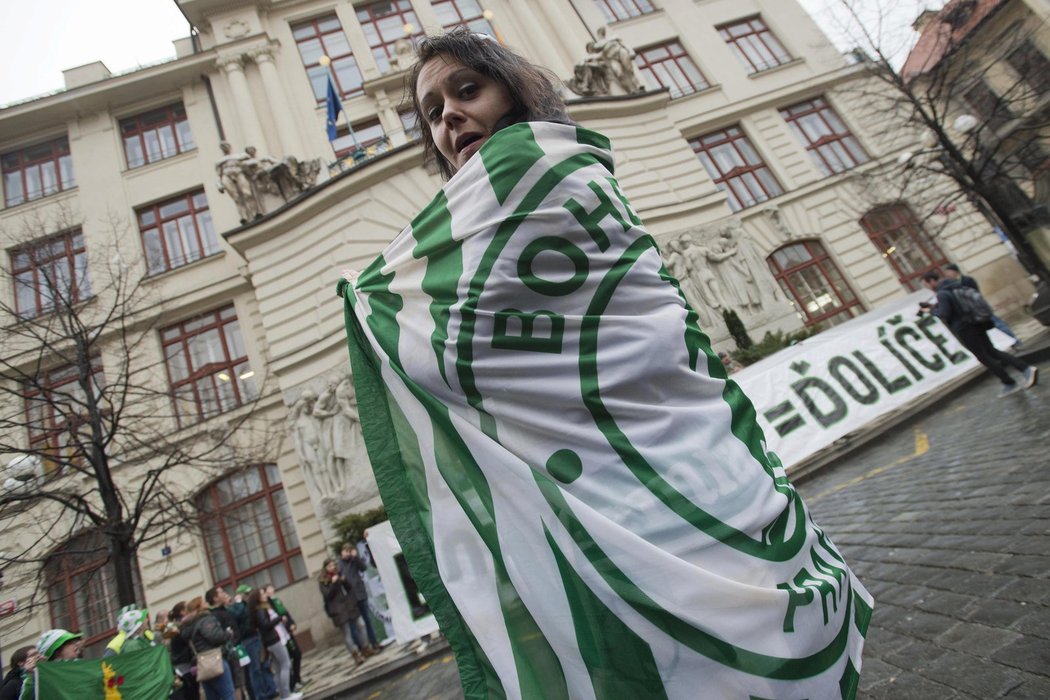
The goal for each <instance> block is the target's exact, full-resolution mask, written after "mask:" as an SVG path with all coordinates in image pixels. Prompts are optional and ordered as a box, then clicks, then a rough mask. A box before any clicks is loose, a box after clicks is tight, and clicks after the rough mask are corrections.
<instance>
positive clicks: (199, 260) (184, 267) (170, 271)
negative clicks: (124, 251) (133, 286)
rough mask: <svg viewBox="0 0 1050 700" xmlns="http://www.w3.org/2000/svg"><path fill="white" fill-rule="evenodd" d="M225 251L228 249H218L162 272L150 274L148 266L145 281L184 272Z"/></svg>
mask: <svg viewBox="0 0 1050 700" xmlns="http://www.w3.org/2000/svg"><path fill="white" fill-rule="evenodd" d="M225 252H226V251H224V250H217V251H215V252H214V253H212V254H211V255H205V256H203V257H200V258H197V259H196V260H191V261H190V262H187V263H183V264H182V265H179V266H178V267H172V268H169V269H167V270H162V271H161V272H154V273H153V274H150V272H149V268H148V267H147V269H146V277H145V281H147V282H153V281H154V280H159V279H162V278H164V277H167V276H168V275H172V274H177V273H179V272H183V271H184V270H189V269H190V268H192V267H195V266H198V265H201V264H202V263H205V262H207V261H208V260H214V259H216V258H218V257H220V256H222V255H223V254H224V253H225ZM143 262H145V255H143Z"/></svg>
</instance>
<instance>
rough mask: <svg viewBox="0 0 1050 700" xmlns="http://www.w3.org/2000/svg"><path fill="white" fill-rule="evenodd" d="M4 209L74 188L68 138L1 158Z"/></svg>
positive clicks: (9, 152)
mask: <svg viewBox="0 0 1050 700" xmlns="http://www.w3.org/2000/svg"><path fill="white" fill-rule="evenodd" d="M0 172H2V173H3V180H4V206H7V207H13V206H17V205H19V204H24V203H25V202H32V201H33V200H36V199H40V198H41V197H48V196H50V195H53V194H58V193H59V192H65V191H66V190H71V189H73V188H74V187H76V186H77V182H76V178H74V177H73V157H72V155H70V153H69V138H68V137H66V136H59V137H58V138H56V139H52V140H51V141H44V142H43V143H37V144H34V145H32V146H26V147H25V148H21V149H19V150H17V151H8V152H7V153H4V154H3V155H0Z"/></svg>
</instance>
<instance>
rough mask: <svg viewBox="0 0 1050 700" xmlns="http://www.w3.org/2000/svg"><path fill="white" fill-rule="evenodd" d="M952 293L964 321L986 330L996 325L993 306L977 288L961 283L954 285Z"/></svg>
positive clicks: (960, 316)
mask: <svg viewBox="0 0 1050 700" xmlns="http://www.w3.org/2000/svg"><path fill="white" fill-rule="evenodd" d="M951 294H952V301H954V302H955V308H956V310H958V312H959V318H961V319H962V321H963V323H965V324H967V325H970V326H977V327H978V328H984V329H985V330H988V329H989V328H992V327H993V326H994V325H995V324H993V323H992V316H993V315H994V312H993V311H992V307H991V306H989V305H988V302H987V301H985V300H984V297H983V296H981V293H980V292H978V291H977V290H976V289H973V288H972V287H964V286H962V285H959V286H956V287H952V289H951Z"/></svg>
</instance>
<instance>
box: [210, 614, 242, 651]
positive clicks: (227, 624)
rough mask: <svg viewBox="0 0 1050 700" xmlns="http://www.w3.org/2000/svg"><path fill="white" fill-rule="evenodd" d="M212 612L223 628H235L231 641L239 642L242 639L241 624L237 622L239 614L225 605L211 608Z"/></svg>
mask: <svg viewBox="0 0 1050 700" xmlns="http://www.w3.org/2000/svg"><path fill="white" fill-rule="evenodd" d="M211 614H212V615H214V616H215V618H216V619H217V620H218V621H219V624H220V625H222V628H223V629H227V628H229V629H231V630H233V637H232V638H231V639H230V641H232V642H234V643H237V642H239V641H241V626H240V625H239V624H237V616H236V615H234V614H233V611H232V610H230V609H229V608H226V607H224V606H221V605H220V606H218V607H216V608H212V609H211Z"/></svg>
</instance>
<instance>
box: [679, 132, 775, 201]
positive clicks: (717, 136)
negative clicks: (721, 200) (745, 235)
mask: <svg viewBox="0 0 1050 700" xmlns="http://www.w3.org/2000/svg"><path fill="white" fill-rule="evenodd" d="M689 145H690V146H692V147H693V152H694V153H696V155H697V157H698V158H699V159H700V162H701V163H702V164H703V166H704V169H705V170H707V174H708V175H710V176H711V179H712V180H714V183H715V185H716V186H717V187H718V189H720V190H722V191H723V192H725V193H726V195H727V197H728V199H727V201H728V203H729V208H730V209H732V210H733V211H740V210H741V209H745V208H747V207H750V206H753V205H755V204H759V203H760V202H765V201H766V200H768V199H771V198H773V197H776V196H778V195H781V194H783V193H784V188H783V187H781V186H780V183H779V182H777V179H776V177H774V176H773V173H772V172H771V171H770V169H769V166H767V165H766V163H765V161H764V160H762V157H761V156H760V155H759V154H758V151H757V150H756V149H755V147H754V146H753V145H752V144H751V140H750V139H748V137H747V135H746V134H745V133H744V131H743V130H742V129H741V128H740V127H739V126H731V127H728V128H726V129H721V130H719V131H713V132H711V133H709V134H705V135H704V136H701V137H700V138H696V139H692V140H690V141H689Z"/></svg>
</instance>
